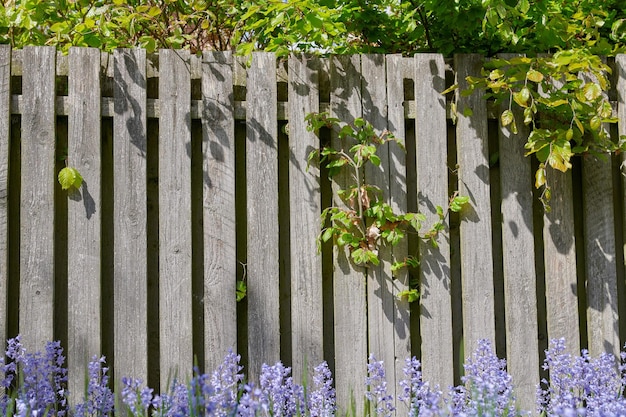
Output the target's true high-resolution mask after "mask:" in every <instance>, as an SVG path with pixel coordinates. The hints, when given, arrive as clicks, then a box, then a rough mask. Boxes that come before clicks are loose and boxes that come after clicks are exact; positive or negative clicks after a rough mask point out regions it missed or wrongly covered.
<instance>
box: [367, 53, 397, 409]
mask: <svg viewBox="0 0 626 417" xmlns="http://www.w3.org/2000/svg"><path fill="white" fill-rule="evenodd" d="M361 76H362V77H363V78H362V80H361V97H362V98H361V106H362V108H363V118H364V119H365V120H366V121H367V122H368V123H370V124H371V125H372V126H373V127H374V130H375V132H376V133H377V134H379V135H380V134H382V133H383V132H384V131H385V130H386V129H387V91H386V79H387V74H386V62H385V56H384V55H372V54H370V55H362V56H361ZM377 155H378V156H379V157H380V166H378V167H377V166H375V165H374V164H371V163H368V164H367V165H366V166H365V170H364V180H365V183H366V184H372V185H375V186H377V187H378V188H379V189H380V190H381V191H382V193H381V194H382V195H381V196H380V198H382V200H383V201H384V202H386V203H389V201H390V194H389V191H390V189H389V186H390V181H391V178H390V173H389V169H390V160H389V145H388V144H385V145H382V146H379V147H378V150H377ZM378 244H379V246H378V256H379V259H380V261H381V262H380V264H379V265H378V266H375V265H369V266H368V270H367V327H368V331H367V335H368V348H369V351H370V354H373V355H375V357H376V359H377V360H382V361H383V363H384V367H385V375H386V377H387V381H388V385H387V392H389V394H390V395H393V396H394V398H395V391H396V385H397V384H396V375H395V337H394V320H393V319H394V294H393V282H392V280H393V277H392V274H391V262H390V259H391V248H390V247H386V246H383V242H382V241H379V242H378Z"/></svg>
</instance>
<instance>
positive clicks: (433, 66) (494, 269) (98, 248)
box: [0, 45, 626, 410]
mask: <svg viewBox="0 0 626 417" xmlns="http://www.w3.org/2000/svg"><path fill="white" fill-rule="evenodd" d="M482 59H483V58H482V57H480V56H476V55H460V56H457V57H455V59H454V61H453V62H449V63H448V64H450V63H452V66H450V65H446V61H444V59H443V57H442V56H440V55H430V54H423V55H416V56H415V57H412V58H405V57H401V56H397V55H387V56H383V55H362V56H356V55H355V56H337V57H334V58H332V59H317V58H311V57H308V58H306V57H290V58H289V59H288V60H285V61H279V62H277V59H276V57H275V56H274V55H272V54H267V53H256V54H254V55H253V56H252V58H251V61H250V63H249V66H246V61H245V60H242V59H239V58H237V59H235V58H234V57H232V56H231V55H230V54H229V53H212V52H207V53H204V54H203V56H202V57H196V56H190V55H189V53H188V52H184V51H169V50H164V51H160V53H159V54H158V56H146V52H145V51H143V50H118V51H115V53H114V54H111V55H107V54H102V53H100V52H99V51H97V50H93V49H80V48H74V49H71V50H70V53H69V55H68V56H62V55H60V54H58V53H57V52H56V51H55V49H54V48H49V47H29V48H25V49H24V50H20V51H17V50H16V51H12V50H11V49H10V48H9V47H8V46H4V45H3V46H0V339H4V338H6V337H12V336H15V335H16V334H18V333H20V334H21V335H22V337H23V341H24V343H25V345H26V347H28V348H29V349H41V348H42V346H43V343H44V342H45V341H48V340H53V339H55V340H61V341H62V343H63V345H64V346H65V347H66V352H67V358H68V363H69V372H70V379H71V382H70V389H71V391H72V392H81V390H82V388H81V387H82V381H83V378H84V373H85V364H86V361H87V360H88V359H89V358H90V357H92V355H97V354H101V353H103V354H105V355H106V356H107V359H108V362H109V363H110V364H112V365H113V370H114V372H115V373H114V377H115V378H114V379H115V380H116V381H119V378H120V377H121V376H122V375H128V376H134V377H139V378H142V379H143V380H144V381H147V382H148V383H150V385H151V386H153V387H157V388H158V386H159V385H160V386H161V387H162V388H164V387H165V385H166V381H168V378H170V377H171V376H172V375H173V374H174V373H177V375H179V377H184V376H188V375H189V374H190V372H191V368H192V364H193V363H194V357H195V358H196V360H197V362H198V363H199V364H200V367H201V368H202V369H206V370H211V369H213V368H214V367H215V366H216V365H217V364H218V363H220V362H221V360H222V358H223V356H224V355H225V354H226V352H227V350H228V349H229V348H233V349H235V350H237V351H238V352H239V353H241V354H242V356H243V363H244V364H245V365H246V366H247V372H248V374H249V375H250V377H251V378H252V379H255V378H256V377H257V375H258V372H259V369H260V366H261V364H262V363H263V362H268V363H274V362H275V361H277V360H279V359H282V360H283V361H284V362H285V363H286V364H288V365H291V366H293V372H294V375H295V376H296V378H297V379H300V378H301V377H302V376H303V374H304V373H305V372H306V371H305V369H306V368H307V367H308V369H309V371H308V372H310V369H311V368H312V366H313V365H315V364H317V363H319V362H320V361H322V360H324V359H325V360H327V361H328V362H329V364H330V366H331V368H332V369H333V371H334V376H335V382H336V386H337V395H338V400H339V403H340V404H341V406H342V407H345V406H346V405H347V404H348V402H349V397H350V395H351V394H352V395H354V397H355V398H356V399H359V398H361V396H362V394H363V389H364V387H363V381H364V378H365V376H366V363H367V357H368V354H369V353H370V352H371V353H374V354H376V356H377V358H378V359H382V360H384V362H385V367H386V371H387V377H388V379H389V381H390V388H391V389H392V392H393V391H394V390H395V388H393V387H394V386H395V382H396V381H398V380H400V379H402V377H403V375H402V367H403V365H404V358H406V357H408V356H409V355H412V354H414V355H417V356H418V357H419V358H420V359H421V360H422V364H423V373H424V378H425V379H427V380H430V381H432V383H436V384H439V385H441V386H442V387H444V388H445V387H447V386H449V385H452V384H453V383H455V382H456V383H458V381H459V377H460V369H461V364H462V361H463V359H462V358H463V356H467V355H469V354H470V353H471V352H472V351H473V350H474V349H475V347H476V345H477V341H478V339H480V338H488V339H490V340H492V341H493V342H494V343H495V346H496V347H497V350H498V354H499V355H500V356H501V357H506V358H507V360H508V370H509V372H510V373H511V374H512V375H513V378H514V382H515V385H516V387H517V395H518V397H519V399H520V404H521V405H522V406H523V407H525V408H527V409H532V408H533V404H534V394H535V385H536V383H537V382H538V380H539V377H540V372H541V371H540V363H541V360H542V356H543V350H544V349H545V348H546V347H547V343H548V342H547V340H548V339H549V338H556V337H565V338H566V340H567V344H568V347H569V349H570V350H571V351H573V352H576V351H578V350H579V349H580V348H581V347H588V348H589V349H590V351H591V353H592V354H597V353H598V352H601V351H610V352H615V353H616V352H618V350H619V348H620V346H622V345H623V343H624V340H625V339H626V320H621V321H620V320H619V317H620V316H622V317H625V316H624V314H626V312H625V308H626V292H625V291H624V255H623V243H624V238H623V237H624V230H623V226H624V221H623V218H624V207H625V206H626V205H625V202H624V196H625V195H626V193H624V184H625V182H624V177H623V176H621V175H620V163H621V161H620V160H619V159H618V158H617V157H615V158H613V159H611V158H607V159H606V160H597V159H594V158H593V157H586V158H584V159H583V160H576V161H575V164H574V169H573V170H572V171H571V172H569V173H566V174H561V173H556V172H552V171H551V172H550V173H549V178H548V179H549V181H550V182H551V183H552V184H553V193H552V194H553V196H552V212H551V213H549V214H545V213H544V211H543V208H542V207H541V204H539V202H538V200H537V196H536V195H534V190H533V183H534V181H533V173H534V169H533V168H534V162H533V160H532V159H531V158H526V157H524V155H523V154H524V149H523V143H524V138H525V135H526V133H527V132H526V131H524V130H523V129H520V133H519V135H512V134H510V133H509V132H508V131H507V130H506V129H502V128H500V127H499V125H498V122H497V118H496V117H495V115H496V114H497V113H498V109H494V108H492V107H490V106H489V105H488V103H487V102H486V101H485V100H483V99H481V98H480V97H479V96H478V95H472V96H469V97H461V96H460V97H458V104H457V106H458V108H460V109H463V108H464V107H467V106H469V107H471V108H472V109H473V115H471V116H469V117H464V116H460V117H459V119H458V122H457V123H456V124H455V125H453V124H452V123H451V121H450V118H449V117H448V116H449V115H448V114H447V106H446V98H445V97H444V96H442V95H441V94H440V92H441V91H443V90H444V89H445V88H446V86H448V85H450V84H451V83H452V81H453V79H454V77H456V79H457V80H458V81H459V82H460V84H461V86H463V84H464V78H465V76H466V75H469V74H477V73H479V71H480V67H481V62H482ZM614 67H615V71H614V74H615V82H614V84H615V85H617V89H616V90H615V91H613V92H612V96H611V99H612V100H613V104H614V107H615V109H616V112H617V113H618V115H619V117H620V120H622V121H624V120H626V56H620V57H618V58H617V59H616V63H615V64H614ZM618 92H619V93H618ZM317 111H330V112H331V114H333V115H334V116H336V117H338V118H339V119H341V120H342V121H346V122H349V121H351V120H353V119H354V118H356V117H361V116H362V117H364V118H366V119H367V120H368V121H370V122H371V123H372V124H373V125H374V127H375V128H376V129H378V130H382V129H389V130H390V131H391V132H392V133H393V134H394V135H395V136H397V137H398V138H400V139H401V140H402V141H403V142H405V143H406V148H407V152H406V153H404V152H402V151H401V150H400V149H399V148H398V147H396V146H395V145H394V146H388V147H387V148H385V149H384V151H383V152H382V154H381V159H382V164H381V169H382V171H380V172H369V173H366V175H369V177H368V178H370V180H371V181H372V182H374V183H376V184H377V185H379V186H381V187H382V188H383V190H385V198H386V199H388V201H389V202H390V203H391V204H392V206H393V207H394V208H395V209H397V210H401V211H405V210H413V211H414V210H418V209H419V210H420V211H422V212H423V213H424V214H426V215H427V216H428V219H429V221H428V222H427V223H429V222H430V221H432V219H434V218H435V217H436V214H435V213H434V206H436V205H442V206H445V205H446V204H447V200H448V197H449V195H450V193H451V192H453V191H455V190H457V189H458V190H459V191H460V193H461V194H462V195H467V196H469V197H470V198H471V209H469V210H465V212H464V213H462V215H460V216H456V215H453V216H451V217H450V218H449V224H448V227H447V230H446V232H445V233H444V235H443V236H442V238H441V240H440V246H439V249H438V250H433V249H432V248H430V247H429V246H428V245H421V246H420V243H419V242H417V241H416V240H415V239H409V241H408V243H406V244H401V245H400V246H398V247H396V248H394V249H393V254H391V253H389V252H386V253H384V254H383V256H384V257H386V259H387V261H385V262H383V263H381V265H380V266H379V267H376V268H370V269H369V270H367V271H366V270H359V269H356V268H354V267H352V266H350V264H349V263H348V261H346V258H345V256H343V254H341V253H338V252H337V251H336V250H335V251H334V253H333V249H332V248H329V247H327V246H325V247H324V248H323V250H322V252H321V253H318V251H317V246H316V237H317V235H318V233H319V214H320V212H321V209H322V207H325V206H327V205H329V204H331V201H332V200H333V199H334V197H333V195H332V186H331V184H330V182H329V181H328V180H327V179H326V178H325V176H324V175H320V172H319V170H318V169H317V168H315V167H311V169H310V170H309V171H308V172H307V170H306V169H305V168H306V157H307V154H308V153H309V152H310V151H311V150H312V149H316V148H318V147H319V141H320V139H319V138H318V137H317V136H315V135H314V134H312V133H310V132H308V131H307V130H306V125H305V122H304V117H305V116H306V115H307V114H308V113H310V112H317ZM618 129H619V132H620V133H621V134H626V123H621V124H620V125H619V128H618ZM616 130H617V129H616ZM614 133H617V132H614ZM320 136H321V140H333V138H332V137H331V136H332V135H331V134H330V133H328V132H322V133H321V135H320ZM498 155H499V158H497V156H498ZM66 160H67V163H68V164H69V165H71V166H73V167H76V168H77V169H78V171H79V172H80V173H81V174H82V176H83V177H84V183H83V186H82V188H81V189H80V190H79V191H78V192H73V193H69V194H68V193H67V192H65V191H63V190H61V189H60V186H59V185H58V183H57V180H56V176H57V173H58V171H59V170H60V169H61V168H62V167H63V166H64V165H65V163H66ZM501 167H502V168H504V169H500V168H501ZM418 246H419V248H418ZM418 249H419V250H420V252H421V259H422V263H421V268H420V270H419V273H418V274H419V277H418V278H419V279H420V280H421V292H422V297H421V299H420V302H419V303H413V304H408V303H407V302H405V301H401V300H399V299H398V298H397V297H396V294H397V293H398V292H399V291H402V290H404V289H406V288H407V285H408V280H409V279H410V277H409V276H408V274H407V273H406V272H404V273H401V274H399V275H398V276H396V277H395V278H392V276H391V272H390V263H389V262H388V260H389V258H391V255H393V256H395V257H397V258H401V257H403V256H405V255H406V253H408V252H409V251H410V252H412V253H413V252H415V251H417V250H418ZM237 279H245V281H246V283H247V288H248V293H247V297H246V298H245V300H244V301H243V302H241V303H236V301H235V283H236V280H237ZM620 313H621V314H620ZM357 408H358V409H359V410H360V409H361V402H360V401H359V400H357Z"/></svg>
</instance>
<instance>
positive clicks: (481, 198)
mask: <svg viewBox="0 0 626 417" xmlns="http://www.w3.org/2000/svg"><path fill="white" fill-rule="evenodd" d="M482 62H483V58H482V56H480V55H475V54H473V55H457V56H455V68H456V69H457V72H456V77H457V83H458V84H459V90H458V91H463V90H465V89H467V87H468V85H467V81H466V80H465V77H467V76H468V75H473V76H477V75H480V69H481V68H482ZM457 106H458V110H459V115H458V121H457V129H456V133H457V161H458V164H459V170H458V175H459V193H460V194H461V195H463V196H468V197H469V198H470V202H469V207H466V208H465V209H464V210H463V213H462V217H461V225H460V239H461V274H462V290H463V337H464V339H465V340H464V341H465V349H464V352H465V358H468V357H471V355H472V354H473V353H474V351H475V350H476V347H477V342H478V340H479V339H488V340H490V341H491V343H492V346H494V347H495V311H494V286H493V278H494V272H493V263H492V257H493V249H492V240H491V238H492V236H491V233H492V231H491V204H490V191H489V189H490V181H489V149H488V138H487V105H486V101H485V99H484V98H483V97H481V95H480V94H479V93H475V94H472V95H470V96H465V97H464V96H463V95H461V94H458V93H457ZM466 109H470V110H471V111H472V114H471V115H470V116H464V115H463V112H464V111H466Z"/></svg>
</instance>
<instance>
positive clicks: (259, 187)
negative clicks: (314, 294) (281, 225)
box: [246, 53, 280, 381]
mask: <svg viewBox="0 0 626 417" xmlns="http://www.w3.org/2000/svg"><path fill="white" fill-rule="evenodd" d="M247 85H248V87H247V92H246V101H247V103H248V112H247V120H246V123H247V126H246V127H247V133H246V134H247V140H246V146H247V149H246V178H247V199H246V201H247V210H248V215H247V229H248V250H247V264H248V265H247V272H248V295H247V297H248V358H249V367H248V372H249V376H250V378H251V379H252V380H253V381H256V380H257V379H258V375H259V372H260V370H261V365H262V364H263V363H264V362H265V363H272V364H273V363H275V362H276V361H277V360H279V359H280V328H279V301H280V300H279V297H278V296H277V294H279V264H278V243H279V242H278V143H277V138H278V123H277V118H276V112H277V110H276V102H277V94H278V93H277V87H276V56H275V55H274V54H271V53H255V54H253V55H252V64H251V66H250V68H249V69H248V79H247Z"/></svg>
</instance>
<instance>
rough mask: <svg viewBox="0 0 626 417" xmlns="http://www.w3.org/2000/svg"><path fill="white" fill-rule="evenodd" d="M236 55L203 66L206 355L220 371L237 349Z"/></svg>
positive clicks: (215, 57)
mask: <svg viewBox="0 0 626 417" xmlns="http://www.w3.org/2000/svg"><path fill="white" fill-rule="evenodd" d="M232 60H233V57H232V55H231V53H230V52H205V53H204V58H203V64H202V100H203V111H202V115H203V117H202V132H203V133H202V135H203V139H202V146H203V148H202V153H203V155H204V158H203V162H202V164H203V172H204V180H203V185H202V189H203V204H202V206H203V212H204V220H203V224H204V302H203V306H204V358H205V370H206V371H207V372H208V371H211V370H213V369H216V368H217V366H218V365H219V364H220V363H221V361H222V358H223V357H224V355H225V353H226V352H227V350H228V349H229V348H230V349H233V350H236V344H237V305H236V301H235V296H234V294H235V280H236V268H237V259H236V235H235V222H236V218H235V119H234V113H233V112H234V101H233V70H232Z"/></svg>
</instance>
